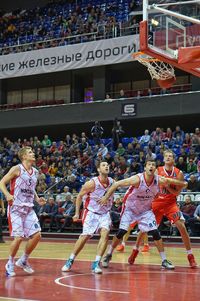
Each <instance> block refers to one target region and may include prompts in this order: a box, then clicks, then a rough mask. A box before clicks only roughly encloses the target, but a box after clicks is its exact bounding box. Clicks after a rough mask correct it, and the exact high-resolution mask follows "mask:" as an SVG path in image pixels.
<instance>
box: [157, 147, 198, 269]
mask: <svg viewBox="0 0 200 301" xmlns="http://www.w3.org/2000/svg"><path fill="white" fill-rule="evenodd" d="M174 159H175V156H174V153H173V152H172V151H171V150H166V151H165V152H164V163H165V164H164V166H160V167H158V169H157V173H158V175H160V176H164V177H168V178H175V179H178V180H183V179H184V175H183V173H182V171H180V170H179V169H178V168H176V167H175V166H174V161H175V160H174ZM180 192H181V187H178V186H174V185H168V187H167V188H166V187H162V186H160V192H159V194H158V195H157V197H156V198H155V200H154V201H153V203H152V209H153V212H154V214H155V216H156V221H157V224H158V225H159V224H160V222H161V220H162V218H163V216H166V217H167V218H168V219H169V220H170V222H171V223H172V224H175V225H176V227H177V228H178V230H179V232H180V234H181V237H182V240H183V243H184V245H185V248H186V251H187V254H188V255H187V257H188V261H189V263H190V266H191V267H192V268H196V267H197V264H196V261H195V258H194V255H193V254H192V250H191V243H190V238H189V235H188V232H187V229H186V227H185V223H184V220H183V219H181V212H180V209H179V207H178V205H177V200H176V198H177V196H178V195H179V193H180Z"/></svg>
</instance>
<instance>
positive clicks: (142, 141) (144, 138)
mask: <svg viewBox="0 0 200 301" xmlns="http://www.w3.org/2000/svg"><path fill="white" fill-rule="evenodd" d="M150 138H151V136H150V135H149V130H145V131H144V135H143V136H142V137H141V138H140V140H139V143H140V144H145V145H147V144H148V143H149V140H150Z"/></svg>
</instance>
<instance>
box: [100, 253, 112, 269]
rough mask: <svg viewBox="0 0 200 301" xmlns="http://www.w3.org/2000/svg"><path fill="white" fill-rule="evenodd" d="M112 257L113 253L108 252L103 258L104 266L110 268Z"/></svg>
mask: <svg viewBox="0 0 200 301" xmlns="http://www.w3.org/2000/svg"><path fill="white" fill-rule="evenodd" d="M111 259H112V255H111V254H107V255H106V256H105V257H104V258H103V260H102V267H104V268H108V266H109V262H110V261H111Z"/></svg>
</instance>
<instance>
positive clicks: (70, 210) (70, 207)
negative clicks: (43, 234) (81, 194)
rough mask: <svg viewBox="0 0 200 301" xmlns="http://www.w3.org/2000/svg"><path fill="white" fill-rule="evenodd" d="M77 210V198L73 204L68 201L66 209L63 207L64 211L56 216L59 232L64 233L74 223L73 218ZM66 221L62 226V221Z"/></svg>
mask: <svg viewBox="0 0 200 301" xmlns="http://www.w3.org/2000/svg"><path fill="white" fill-rule="evenodd" d="M75 209H76V197H74V198H73V202H72V201H71V198H70V201H68V202H67V203H66V206H65V208H63V206H62V210H60V212H59V213H58V214H56V216H55V220H56V227H57V232H63V231H64V229H65V227H69V226H70V225H71V224H72V222H73V219H72V218H73V216H74V214H75ZM62 219H64V223H63V224H61V220H62Z"/></svg>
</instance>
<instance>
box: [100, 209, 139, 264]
mask: <svg viewBox="0 0 200 301" xmlns="http://www.w3.org/2000/svg"><path fill="white" fill-rule="evenodd" d="M135 221H136V220H135V217H134V215H133V213H132V212H131V211H130V210H129V209H127V208H126V209H125V210H124V212H123V214H122V216H121V221H120V225H119V230H118V232H117V234H116V235H115V236H114V237H113V240H112V243H111V245H110V246H109V248H108V252H107V255H106V256H105V257H104V258H103V261H102V266H103V267H104V268H107V267H108V266H109V261H110V260H111V259H112V253H113V251H114V250H115V248H116V247H117V246H118V244H119V242H120V241H121V240H122V239H123V236H124V235H125V234H126V233H127V231H128V229H129V226H130V224H131V223H133V222H135Z"/></svg>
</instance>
